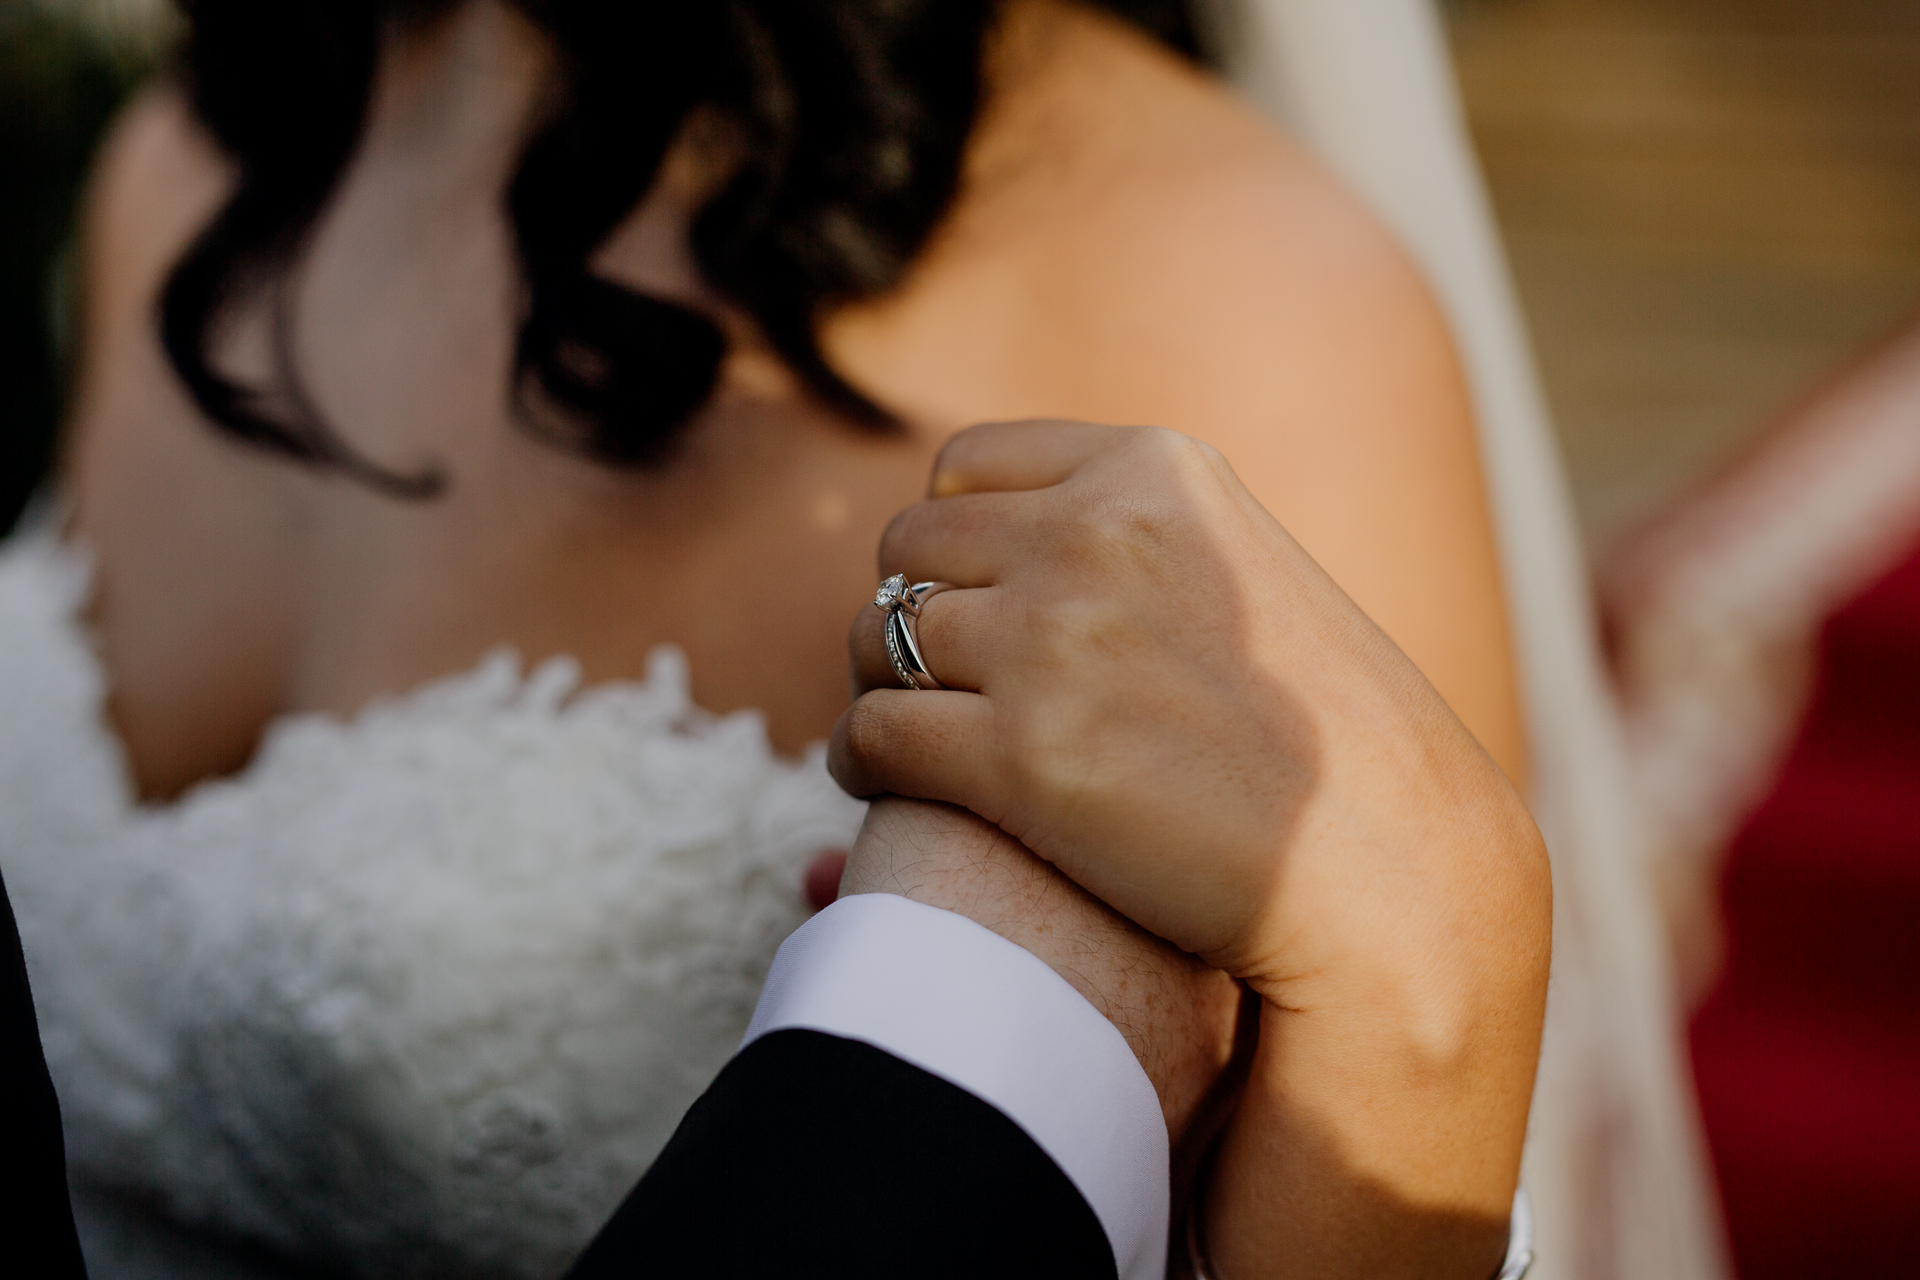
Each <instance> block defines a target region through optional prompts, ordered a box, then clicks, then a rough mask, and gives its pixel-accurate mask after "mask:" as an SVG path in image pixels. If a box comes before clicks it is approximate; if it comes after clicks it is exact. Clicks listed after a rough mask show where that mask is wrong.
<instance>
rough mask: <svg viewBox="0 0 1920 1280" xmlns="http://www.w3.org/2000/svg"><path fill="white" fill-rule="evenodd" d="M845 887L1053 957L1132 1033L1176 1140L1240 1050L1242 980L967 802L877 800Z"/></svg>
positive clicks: (843, 883)
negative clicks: (1121, 909)
mask: <svg viewBox="0 0 1920 1280" xmlns="http://www.w3.org/2000/svg"><path fill="white" fill-rule="evenodd" d="M840 892H841V895H842V896H843V897H844V896H847V895H849V894H856V893H894V894H898V895H900V896H901V897H903V898H910V899H912V900H913V901H915V902H921V903H925V904H927V905H928V906H933V907H940V908H942V909H944V910H947V911H952V912H955V913H957V914H959V915H963V916H966V917H967V918H968V919H970V920H973V921H974V922H975V923H977V924H981V925H984V926H986V927H987V928H989V929H991V930H993V931H994V932H995V933H997V934H999V935H1000V936H1001V937H1003V938H1006V939H1008V940H1009V941H1011V942H1015V943H1017V944H1019V945H1020V946H1022V947H1024V948H1026V949H1027V950H1028V951H1031V952H1032V953H1033V954H1034V955H1036V956H1038V957H1040V959H1042V960H1044V961H1046V962H1047V963H1048V964H1049V965H1051V966H1052V967H1053V969H1054V971H1055V972H1056V973H1058V974H1059V975H1060V976H1061V977H1063V978H1065V979H1066V980H1067V981H1068V982H1069V983H1071V984H1072V985H1073V987H1074V989H1075V990H1077V991H1078V992H1079V993H1080V994H1081V995H1083V996H1085V997H1086V998H1087V1000H1088V1001H1089V1002H1091V1003H1092V1005H1093V1006H1094V1007H1095V1008H1096V1009H1098V1010H1100V1012H1101V1013H1103V1014H1105V1015H1106V1017H1107V1019H1108V1021H1110V1022H1112V1023H1113V1024H1114V1026H1116V1027H1118V1028H1119V1029H1120V1033H1121V1034H1122V1035H1123V1036H1125V1037H1126V1040H1127V1043H1128V1044H1129V1045H1131V1046H1132V1048H1133V1051H1134V1053H1135V1054H1136V1055H1137V1056H1138V1057H1139V1059H1140V1064H1141V1066H1143V1067H1144V1068H1145V1069H1146V1072H1147V1076H1148V1078H1149V1079H1151V1080H1152V1081H1153V1085H1154V1089H1155V1090H1156V1091H1157V1092H1158V1093H1159V1095H1160V1104H1161V1110H1162V1111H1163V1113H1164V1114H1165V1116H1166V1119H1167V1132H1168V1134H1169V1135H1171V1137H1172V1138H1173V1140H1174V1142H1175V1144H1176V1146H1178V1145H1179V1143H1180V1141H1181V1138H1182V1137H1183V1135H1185V1134H1186V1132H1187V1130H1188V1129H1189V1127H1190V1126H1191V1124H1192V1122H1193V1120H1194V1118H1195V1116H1196V1114H1197V1113H1198V1112H1199V1109H1200V1107H1201V1104H1202V1103H1203V1101H1204V1100H1205V1099H1206V1098H1207V1095H1208V1092H1209V1090H1211V1089H1212V1088H1213V1086H1214V1084H1215V1082H1216V1081H1217V1080H1218V1079H1219V1078H1220V1075H1221V1072H1222V1070H1223V1068H1224V1067H1225V1066H1226V1063H1227V1059H1228V1058H1229V1056H1230V1055H1231V1053H1232V1050H1233V1038H1234V1024H1235V1013H1236V1010H1237V1008H1238V1004H1239V989H1238V988H1237V987H1236V986H1235V984H1234V983H1233V981H1232V980H1231V979H1229V978H1228V977H1227V976H1226V975H1225V974H1222V973H1220V972H1218V971H1217V970H1214V969H1212V968H1210V967H1208V966H1207V965H1205V964H1203V963H1202V962H1201V961H1199V960H1196V959H1195V958H1194V957H1192V956H1190V955H1188V954H1186V953H1185V952H1183V951H1180V950H1178V949H1176V948H1174V947H1172V946H1170V945H1168V944H1167V943H1165V942H1162V941H1161V940H1160V939H1158V938H1155V937H1153V936H1152V935H1150V934H1148V933H1147V932H1145V931H1144V930H1142V929H1141V928H1139V927H1138V926H1137V925H1134V924H1132V923H1131V922H1129V921H1127V920H1125V919H1123V918H1122V917H1120V916H1118V915H1116V914H1114V912H1113V911H1112V910H1110V909H1109V908H1107V907H1106V906H1105V905H1103V904H1102V903H1100V902H1099V901H1097V900H1095V899H1094V898H1093V897H1091V896H1089V895H1088V894H1087V893H1086V891H1085V890H1083V889H1081V888H1080V887H1079V886H1078V885H1076V884H1074V883H1073V882H1072V881H1071V880H1069V879H1067V878H1066V877H1065V876H1063V875H1061V874H1060V872H1058V871H1056V870H1055V869H1054V868H1052V867H1050V866H1048V865H1047V864H1046V863H1044V862H1042V861H1041V860H1040V859H1038V858H1036V857H1034V856H1033V855H1032V854H1031V853H1029V852H1028V851H1027V850H1026V849H1025V848H1023V847H1022V846H1021V845H1020V843H1019V842H1018V841H1016V840H1014V839H1013V838H1012V837H1010V836H1008V835H1007V834H1006V833H1005V832H1003V831H1001V830H1000V829H999V828H997V827H994V826H992V825H990V824H989V823H986V822H983V821H982V820H980V819H979V818H977V817H975V816H974V815H973V814H971V813H968V812H966V811H965V810H964V809H956V808H953V807H951V806H949V805H940V804H928V803H926V802H924V801H918V800H901V799H897V798H891V797H890V798H886V799H882V800H877V801H875V802H874V804H873V807H872V808H871V809H870V810H869V811H868V813H867V821H866V825H865V826H864V827H862V828H861V831H860V837H859V839H858V840H856V841H855V842H854V846H853V851H852V853H851V854H850V855H849V856H848V859H847V869H846V874H845V876H844V877H843V878H842V880H841V882H840Z"/></svg>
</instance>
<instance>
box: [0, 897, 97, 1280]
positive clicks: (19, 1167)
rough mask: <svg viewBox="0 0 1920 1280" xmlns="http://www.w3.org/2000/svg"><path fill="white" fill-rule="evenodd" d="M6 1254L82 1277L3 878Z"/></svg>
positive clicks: (43, 1063)
mask: <svg viewBox="0 0 1920 1280" xmlns="http://www.w3.org/2000/svg"><path fill="white" fill-rule="evenodd" d="M0 1169H4V1171H5V1172H4V1181H3V1182H0V1257H4V1258H12V1259H16V1260H18V1259H26V1258H39V1259H40V1261H39V1262H38V1263H37V1264H34V1266H33V1274H34V1275H36V1276H46V1277H60V1278H64V1277H84V1276H85V1275H86V1274H87V1269H86V1265H85V1264H84V1263H83V1262H82V1261H81V1259H80V1238H79V1236H78V1235H77V1234H75V1232H74V1229H73V1208H72V1206H71V1205H70V1204H69V1203H68V1201H67V1153H66V1144H65V1142H64V1141H63V1140H62V1138H61V1136H60V1103H59V1100H58V1099H57V1098H55V1097H54V1093H53V1080H52V1079H51V1077H49V1076H48V1075H47V1060H46V1057H45V1056H44V1055H43V1054H42V1053H41V1051H40V1027H39V1024H38V1022H37V1021H36V1020H35V1018H34V1016H33V995H32V993H31V992H30V991H29V990H28V987H27V961H26V956H25V955H23V954H22V953H21V950H20V931H19V929H18V928H16V927H15V925H14V920H13V904H12V903H11V902H9V901H8V899H7V887H6V884H5V882H4V881H0Z"/></svg>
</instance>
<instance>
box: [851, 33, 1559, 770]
mask: <svg viewBox="0 0 1920 1280" xmlns="http://www.w3.org/2000/svg"><path fill="white" fill-rule="evenodd" d="M1019 8H1020V6H1017V5H1016V6H1015V10H1016V12H1017V11H1018V10H1019ZM1045 8H1048V9H1050V10H1051V12H1052V13H1053V14H1054V15H1056V21H1055V23H1054V25H1053V26H1052V27H1051V30H1050V34H1049V35H1048V37H1047V38H1048V39H1050V40H1051V42H1052V43H1051V45H1047V44H1044V43H1040V44H1036V45H1035V46H1032V47H1033V48H1035V49H1036V50H1037V52H1034V53H1033V54H1032V55H1031V57H1032V59H1033V61H1032V66H1033V68H1034V69H1033V70H1032V71H1031V73H1030V74H1029V75H1028V76H1027V78H1026V80H1025V81H1024V82H1021V81H1018V80H1016V83H1015V87H1014V88H1012V89H1010V90H1008V91H1007V93H1006V94H1005V95H1004V96H1003V97H1002V99H1001V100H1000V101H998V102H997V103H996V104H995V106H994V107H993V109H992V110H991V111H990V112H989V115H988V117H987V119H986V120H985V122H984V123H983V126H982V129H981V131H980V136H979V138H978V139H977V140H976V146H975V154H974V157H973V160H972V163H971V166H970V170H969V185H968V189H967V191H966V192H965V194H964V195H963V199H962V201H961V203H960V205H959V207H958V208H957V209H956V211H955V214H954V216H953V218H952V220H951V224H950V225H949V226H948V227H947V228H946V229H945V231H944V233H943V235H942V237H941V238H940V240H939V241H938V242H937V243H936V244H935V245H934V246H933V248H932V250H931V251H930V252H929V253H928V254H927V255H926V257H925V259H924V260H923V262H922V263H921V265H920V267H919V269H918V271H917V272H916V275H915V277H914V278H913V279H912V280H911V281H909V283H908V285H907V287H906V288H905V289H903V290H902V291H900V292H899V293H898V294H896V295H895V296H893V297H890V298H888V299H885V300H883V301H882V302H881V303H879V304H878V305H875V306H871V307H867V308H863V309H862V310H860V311H858V312H855V313H852V314H850V315H848V316H845V317H842V318H841V319H840V320H839V321H838V322H837V323H836V324H835V325H834V326H833V327H832V328H831V329H830V330H829V334H828V338H829V343H830V350H832V351H833V353H834V354H835V356H836V357H837V358H840V359H842V360H843V361H844V363H845V365H846V367H847V369H848V372H849V373H851V374H852V375H854V377H855V378H856V380H858V381H860V382H861V384H862V385H865V386H869V387H871V388H872V389H873V390H874V391H876V392H877V393H879V394H880V395H881V396H882V397H883V398H886V399H888V400H889V401H890V402H892V403H894V404H896V405H899V406H900V407H902V408H903V409H905V410H907V411H908V412H909V413H912V414H914V415H916V416H917V417H919V418H921V419H922V420H924V421H926V422H927V423H929V424H930V425H931V426H932V427H933V428H934V429H947V428H957V427H959V426H963V425H965V424H966V423H968V422H971V421H977V420H981V419H1000V420H1008V419H1020V418H1028V417H1063V418H1080V419H1088V420H1092V421H1104V422H1147V423H1153V424H1155V425H1159V426H1167V427H1173V428H1175V429H1178V430H1180V431H1184V432H1186V433H1188V434H1190V435H1193V436H1196V437H1199V438H1201V439H1204V440H1206V441H1208V442H1209V443H1211V444H1213V445H1215V446H1216V447H1218V448H1219V449H1220V450H1221V451H1222V452H1223V453H1224V454H1225V455H1226V457H1227V458H1228V460H1229V461H1230V462H1231V463H1232V464H1233V466H1234V468H1235V470H1236V471H1237V472H1238V473H1239V474H1240V477H1241V478H1242V480H1244V481H1245V482H1246V484H1247V486H1248V488H1249V489H1250V490H1252V492H1253V493H1254V495H1255V496H1256V497H1258V498H1259V499H1260V501H1261V502H1262V503H1263V504H1264V505H1266V507H1267V508H1268V510H1270V511H1272V512H1273V513H1274V514H1275V515H1276V516H1277V517H1278V518H1279V519H1280V520H1281V522H1282V523H1283V524H1285V525H1286V526H1287V528H1288V529H1289V530H1290V531H1291V532H1292V533H1293V534H1294V536H1295V537H1297V538H1298V539H1299V540H1300V541H1301V543H1302V544H1303V545H1305V546H1306V547H1307V549H1308V550H1309V551H1310V552H1311V553H1312V554H1313V555H1314V556H1315V557H1316V558H1317V559H1318V560H1319V561H1320V562H1321V563H1322V564H1323V565H1325V566H1326V568H1327V569H1328V570H1329V572H1331V573H1332V574H1333V576H1334V578H1335V579H1336V580H1337V581H1339V582H1340V584H1341V585H1342V586H1343V587H1344V588H1345V589H1346V590H1347V591H1348V593H1349V594H1351V595H1352V596H1353V597H1354V598H1355V599H1356V600H1357V601H1358V602H1359V603H1360V604H1361V605H1362V607H1364V608H1365V609H1366V610H1367V611H1368V612H1369V613H1370V614H1372V615H1373V617H1374V618H1375V619H1376V620H1377V621H1378V622H1380V623H1381V625H1382V626H1383V627H1385V629H1386V630H1387V631H1388V633H1389V634H1390V635H1392V636H1393V637H1394V639H1395V640H1396V641H1398V642H1399V643H1400V645H1401V646H1402V647H1403V648H1405V649H1406V650H1407V652H1408V653H1409V654H1411V655H1412V656H1413V658H1414V659H1415V661H1416V662H1417V663H1419V664H1420V666H1421V668H1422V669H1423V670H1425V671H1426V672H1427V674H1428V675H1429V677H1430V678H1432V679H1433V680H1434V682H1435V683H1436V685H1438V686H1439V687H1440V689H1441V692H1442V693H1443V694H1445V695H1446V696H1447V698H1448V700H1449V701H1450V702H1451V703H1453V705H1454V707H1455V709H1456V710H1458V711H1460V712H1461V714H1462V716H1463V718H1465V719H1466V720H1467V721H1468V723H1469V725H1470V727H1472V728H1473V729H1474V731H1475V732H1476V733H1477V734H1479V735H1480V736H1481V738H1482V741H1483V742H1486V743H1487V745H1488V746H1489V747H1490V748H1491V749H1492V750H1493V751H1494V753H1495V755H1496V756H1497V757H1499V758H1500V760H1501V763H1502V764H1503V765H1505V766H1507V767H1508V768H1509V769H1510V770H1513V771H1516V772H1517V771H1518V769H1519V768H1520V764H1519V760H1520V757H1521V755H1522V749H1521V747H1520V745H1519V730H1518V722H1517V713H1516V709H1515V708H1516V702H1515V699H1514V695H1513V689H1512V672H1511V666H1510V659H1509V646H1508V639H1507V635H1506V623H1505V612H1504V604H1503V601H1502V598H1501V593H1500V585H1499V574H1498V568H1497V562H1496V558H1495V554H1494V550H1493V539H1492V533H1491V527H1490V522H1489V517H1488V514H1487V509H1486V499H1485V493H1484V488H1483V484H1482V479H1481V474H1480V468H1479V456H1478V451H1477V446H1476V443H1475V436H1474V431H1473V422H1472V414H1471V411H1470V409H1469V407H1468V401H1467V393H1466V389H1465V385H1464V380H1463V377H1462V374H1461V372H1460V369H1459V363H1458V360H1457V357H1456V354H1455V351H1454V347H1453V343H1452V339H1451V336H1450V333H1449V330H1448V328H1447V326H1446V324H1445V322H1444V320H1443V318H1442V316H1441V314H1440V311H1439V309H1438V307H1437V305H1436V304H1435V301H1434V299H1433V297H1432V295H1431V293H1430V291H1429V290H1428V288H1427V286H1426V284H1425V281H1424V280H1423V278H1422V277H1421V275H1420V273H1419V272H1418V270H1417V269H1416V268H1415V267H1414V266H1413V265H1412V263H1411V261H1410V260H1409V258H1408V256H1407V255H1406V254H1405V253H1404V252H1403V251H1402V250H1401V249H1400V247H1399V246H1398V244H1397V243H1396V242H1395V240H1394V239H1393V237H1392V236H1391V235H1389V234H1388V233H1387V232H1386V230H1385V229H1384V228H1383V227H1382V226H1381V225H1380V223H1379V222H1378V220H1377V219H1375V218H1374V217H1373V216H1372V214H1371V213H1370V212H1369V211H1368V210H1367V209H1366V208H1365V207H1364V205H1362V204H1361V203H1360V202H1359V201H1358V200H1357V199H1356V198H1355V197H1353V196H1352V195H1351V194H1350V193H1348V192H1347V191H1346V190H1345V189H1344V188H1343V187H1342V186H1341V184H1340V183H1339V182H1338V181H1337V180H1336V179H1335V178H1334V177H1333V176H1332V175H1331V174H1329V173H1328V172H1327V171H1326V170H1325V169H1324V168H1323V167H1322V166H1321V165H1320V164H1319V163H1318V162H1317V161H1316V160H1315V159H1314V158H1313V157H1312V156H1310V155H1309V154H1307V153H1306V151H1305V150H1304V149H1303V148H1301V147H1299V146H1298V145H1296V144H1295V143H1294V142H1292V141H1291V140H1290V139H1288V138H1287V137H1286V136H1285V135H1284V134H1282V133H1281V132H1280V131H1279V130H1278V129H1276V128H1274V127H1273V126H1272V125H1270V124H1269V123H1268V122H1267V121H1265V120H1264V119H1263V118H1261V117H1260V116H1259V115H1258V114H1257V113H1256V112H1255V111H1253V110H1252V109H1251V108H1250V107H1248V106H1247V105H1245V104H1244V103H1242V102H1241V101H1240V100H1239V99H1238V98H1236V97H1235V96H1234V94H1233V93H1232V92H1231V91H1230V90H1229V89H1228V88H1227V87H1226V86H1224V85H1222V84H1220V83H1219V82H1218V81H1216V80H1215V79H1213V78H1211V77H1209V76H1207V75H1206V74H1204V73H1203V72H1201V71H1199V70H1196V69H1194V68H1191V67H1189V66H1187V65H1186V64H1184V63H1183V62H1182V61H1181V60H1180V59H1178V58H1177V57H1175V56H1174V55H1172V54H1170V53H1167V52H1166V51H1165V50H1162V49H1160V48H1159V47H1157V46H1155V45H1154V44H1153V43H1152V42H1151V41H1148V40H1146V39H1145V38H1143V37H1141V36H1138V35H1137V34H1134V33H1132V32H1130V31H1128V30H1127V29H1126V28H1124V27H1122V26H1121V25H1120V24H1118V23H1116V22H1112V21H1109V20H1107V19H1103V18H1099V17H1097V16H1095V15H1093V14H1092V13H1090V12H1089V11H1085V10H1076V9H1070V8H1066V7H1064V6H1052V5H1046V6H1045Z"/></svg>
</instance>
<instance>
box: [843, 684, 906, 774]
mask: <svg viewBox="0 0 1920 1280" xmlns="http://www.w3.org/2000/svg"><path fill="white" fill-rule="evenodd" d="M845 724H846V727H845V731H844V733H845V736H844V741H845V743H846V752H847V756H848V757H849V759H850V760H851V761H853V762H854V763H856V764H859V765H862V766H865V765H870V764H872V763H874V762H875V761H880V760H885V759H887V758H888V757H889V755H890V753H891V751H892V748H893V746H894V744H895V743H897V742H898V740H899V728H900V720H899V717H897V716H895V715H894V714H893V713H892V711H891V710H890V709H889V708H888V706H887V703H886V700H885V699H883V698H876V697H874V696H873V695H872V694H867V695H866V696H865V697H862V698H859V699H857V700H856V701H855V702H854V704H853V705H852V706H851V707H848V708H847V712H846V720H845Z"/></svg>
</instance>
